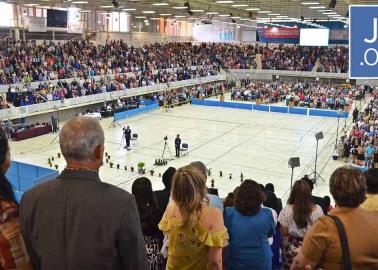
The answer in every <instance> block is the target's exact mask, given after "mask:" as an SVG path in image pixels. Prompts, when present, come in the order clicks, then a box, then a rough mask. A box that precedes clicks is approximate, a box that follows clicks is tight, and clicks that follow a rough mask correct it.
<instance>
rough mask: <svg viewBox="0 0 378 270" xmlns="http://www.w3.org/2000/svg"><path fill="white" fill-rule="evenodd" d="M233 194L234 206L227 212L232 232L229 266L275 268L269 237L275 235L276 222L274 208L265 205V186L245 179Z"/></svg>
mask: <svg viewBox="0 0 378 270" xmlns="http://www.w3.org/2000/svg"><path fill="white" fill-rule="evenodd" d="M234 196H235V197H234V207H227V208H226V210H225V216H224V220H225V225H226V227H227V230H228V233H229V236H230V240H229V246H228V247H227V248H226V253H225V264H226V268H227V270H242V269H254V270H260V269H261V270H270V269H272V251H271V249H270V245H269V242H268V237H270V236H273V234H274V232H275V229H274V228H275V224H274V220H273V215H272V211H271V210H270V209H268V208H263V207H262V203H263V201H264V200H265V194H264V192H263V190H262V189H261V187H260V186H259V184H257V183H256V182H255V181H252V180H245V181H244V182H243V183H242V184H241V185H240V187H239V188H238V190H237V192H236V194H235V195H234Z"/></svg>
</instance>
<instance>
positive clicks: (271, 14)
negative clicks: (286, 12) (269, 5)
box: [268, 13, 281, 16]
mask: <svg viewBox="0 0 378 270" xmlns="http://www.w3.org/2000/svg"><path fill="white" fill-rule="evenodd" d="M279 15H281V14H279V13H269V14H268V16H279Z"/></svg>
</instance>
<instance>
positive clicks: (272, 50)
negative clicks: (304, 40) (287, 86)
mask: <svg viewBox="0 0 378 270" xmlns="http://www.w3.org/2000/svg"><path fill="white" fill-rule="evenodd" d="M319 50H320V48H318V47H314V48H313V47H301V46H287V45H283V44H280V45H279V46H273V47H270V46H265V47H264V48H263V54H262V59H261V61H262V68H263V69H276V70H291V71H312V69H313V68H314V65H315V62H316V60H317V59H318V56H319Z"/></svg>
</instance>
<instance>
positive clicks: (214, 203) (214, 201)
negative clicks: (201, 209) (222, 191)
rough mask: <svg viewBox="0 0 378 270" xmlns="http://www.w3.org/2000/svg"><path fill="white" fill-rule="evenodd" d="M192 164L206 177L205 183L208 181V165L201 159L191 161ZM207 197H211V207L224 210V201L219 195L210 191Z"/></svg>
mask: <svg viewBox="0 0 378 270" xmlns="http://www.w3.org/2000/svg"><path fill="white" fill-rule="evenodd" d="M190 165H191V166H193V167H196V168H197V169H198V170H199V171H200V172H201V173H202V174H203V176H204V179H205V183H206V180H207V169H206V165H205V164H204V163H203V162H201V161H194V162H192V163H190ZM207 198H208V199H209V206H210V207H216V208H219V209H220V210H221V211H222V212H223V210H224V207H223V202H222V200H221V199H220V198H219V196H217V195H214V194H209V192H208V193H207Z"/></svg>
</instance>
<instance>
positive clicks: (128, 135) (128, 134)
mask: <svg viewBox="0 0 378 270" xmlns="http://www.w3.org/2000/svg"><path fill="white" fill-rule="evenodd" d="M123 134H124V136H125V139H126V146H125V149H127V150H130V140H131V129H130V127H129V126H127V128H126V129H125V128H123Z"/></svg>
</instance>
